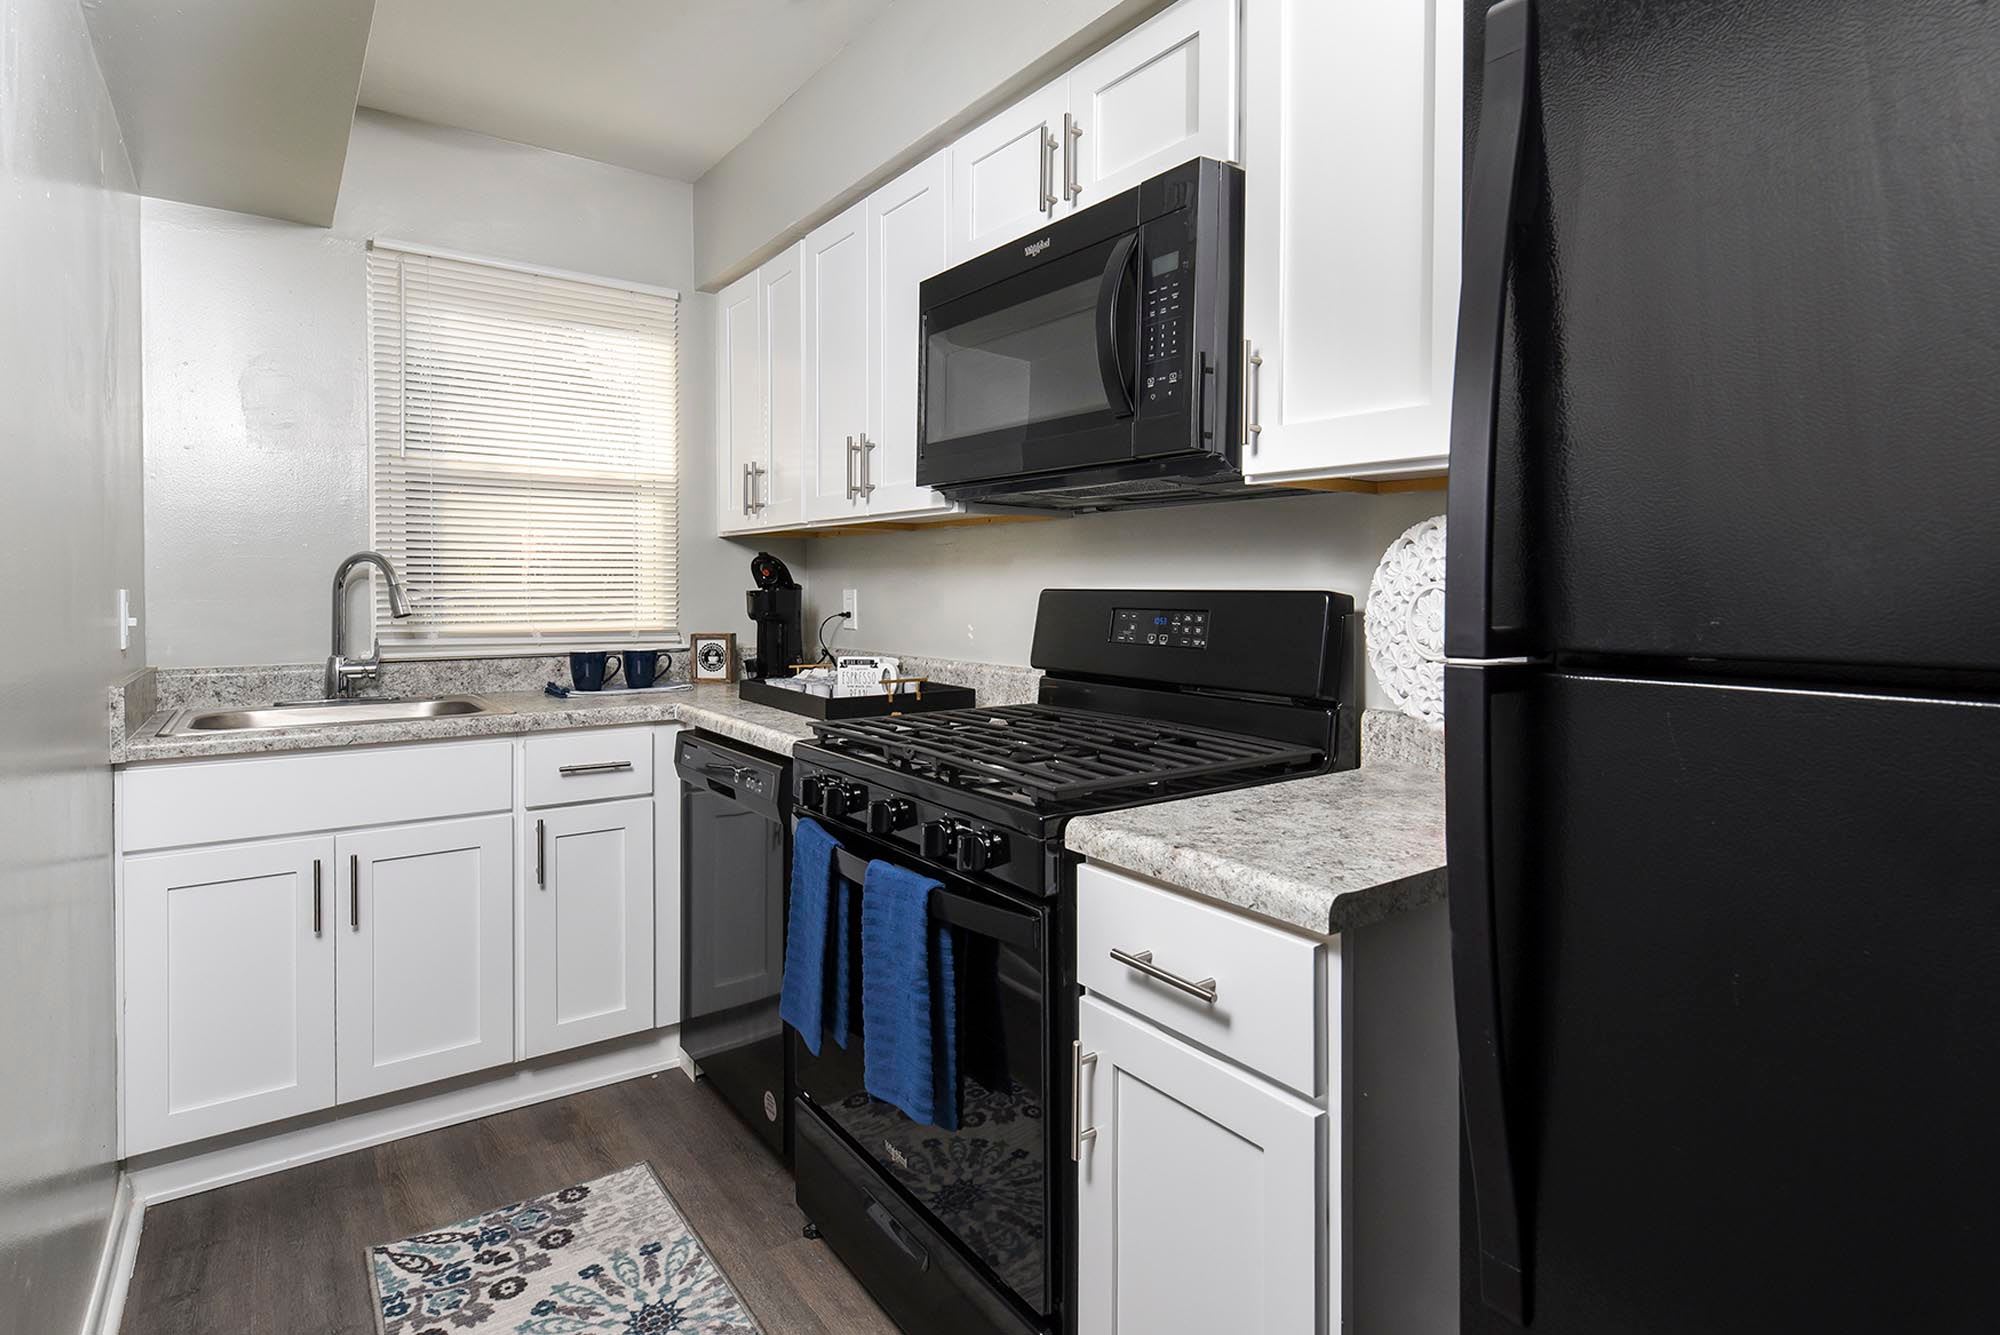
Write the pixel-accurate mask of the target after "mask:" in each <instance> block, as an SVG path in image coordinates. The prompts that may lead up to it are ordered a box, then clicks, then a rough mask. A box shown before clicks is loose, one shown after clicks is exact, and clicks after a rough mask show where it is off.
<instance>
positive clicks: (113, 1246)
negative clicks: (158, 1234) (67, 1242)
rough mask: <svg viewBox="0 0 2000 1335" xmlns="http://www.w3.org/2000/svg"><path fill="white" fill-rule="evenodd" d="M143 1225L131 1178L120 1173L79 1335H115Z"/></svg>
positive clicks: (141, 1210) (137, 1254)
mask: <svg viewBox="0 0 2000 1335" xmlns="http://www.w3.org/2000/svg"><path fill="white" fill-rule="evenodd" d="M145 1221H146V1207H145V1206H144V1205H141V1204H140V1203H139V1200H138V1196H137V1194H136V1193H135V1192H134V1191H133V1190H132V1179H131V1177H130V1176H129V1175H127V1174H125V1173H120V1174H119V1175H118V1187H117V1191H116V1193H115V1195H114V1196H113V1198H112V1202H111V1220H110V1222H109V1223H108V1224H107V1225H106V1226H105V1229H104V1252H103V1254H102V1255H101V1256H99V1257H98V1259H97V1277H96V1279H95V1281H94V1282H93V1283H92V1284H91V1289H90V1307H89V1308H88V1309H87V1310H86V1311H85V1312H84V1316H83V1335H118V1326H119V1323H120V1322H121V1321H122V1320H123V1319H124V1316H125V1290H126V1288H127V1287H128V1286H129V1285H130V1284H131V1282H132V1266H133V1263H134V1262H136V1261H137V1260H138V1259H139V1230H140V1229H141V1228H142V1227H144V1225H145Z"/></svg>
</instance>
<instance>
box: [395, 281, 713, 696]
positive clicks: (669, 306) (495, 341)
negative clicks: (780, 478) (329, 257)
mask: <svg viewBox="0 0 2000 1335" xmlns="http://www.w3.org/2000/svg"><path fill="white" fill-rule="evenodd" d="M678 314H679V302H678V301H677V300H676V299H675V298H674V297H673V296H671V295H668V294H664V293H660V292H657V291H640V290H632V289H628V288H622V287H615V286H610V285H606V284H601V283H595V282H591V281H588V280H585V279H582V278H575V277H569V276H557V275H550V274H546V273H536V272H529V271H526V270H521V269H515V268H510V267H504V266H498V265H489V264H480V263H475V262H471V261H468V260H463V259H456V258H445V257H441V256H438V255H428V254H420V253H416V252H413V251H404V250H400V249H394V248H391V247H390V246H389V245H387V244H386V243H379V242H378V243H376V244H375V245H374V246H373V247H371V249H370V250H369V253H368V317H369V357H370V376H371V383H372V403H373V413H372V432H373V436H374V449H373V459H374V463H373V506H372V513H373V528H374V542H375V546H376V547H377V549H378V550H380V551H381V552H382V554H383V555H385V556H387V557H388V558H389V560H390V561H391V562H392V563H394V565H395V567H396V570H397V571H398V573H399V574H401V576H402V577H403V580H404V583H405V584H406V585H407V587H408V590H409V592H410V595H411V601H412V605H413V615H411V616H410V617H408V618H405V619H403V620H400V621H398V620H394V619H392V618H391V617H390V616H389V610H388V601H387V596H386V590H385V589H384V588H383V587H382V582H381V581H380V580H378V581H377V582H376V583H377V588H376V600H375V604H376V607H375V623H376V628H377V633H378V634H379V636H380V638H381V642H382V646H383V648H384V650H385V651H389V652H392V653H402V654H404V655H406V656H423V655H425V654H450V653H466V652H474V651H478V650H489V651H491V650H501V651H504V650H509V649H514V650H520V649H529V650H533V649H548V650H555V649H559V648H564V647H573V646H615V645H617V644H619V643H626V642H631V641H634V640H648V639H650V640H658V639H662V638H666V637H669V636H674V635H677V634H678V629H677V623H678V620H679V618H678V606H677V601H678V600H677V593H678V589H677V580H676V571H675V555H676V551H677V548H678V543H677V535H676V532H675V529H676V524H677V521H678V507H677V506H676V503H675V500H676V497H675V491H676V483H677V478H678V459H677V455H678V441H679V430H678V420H677V417H678V415H677V409H678V407H679V393H678V389H677V386H676V382H675V342H676V338H677V333H678Z"/></svg>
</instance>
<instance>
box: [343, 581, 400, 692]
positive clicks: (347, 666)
mask: <svg viewBox="0 0 2000 1335" xmlns="http://www.w3.org/2000/svg"><path fill="white" fill-rule="evenodd" d="M360 565H371V566H374V567H375V568H376V569H377V570H380V571H381V572H382V577H383V578H384V579H386V580H388V581H389V615H390V616H392V617H395V618H397V619H398V620H401V619H402V618H404V617H406V616H408V615H409V614H410V600H409V599H408V598H406V597H404V596H403V584H402V581H401V580H399V579H397V578H396V571H395V568H394V567H393V566H391V565H390V564H389V560H388V558H387V557H385V556H383V555H382V554H381V553H380V552H356V553H355V554H354V555H352V556H350V557H348V558H347V559H346V560H345V561H342V562H341V563H340V569H338V570H336V571H334V572H333V654H332V656H330V657H329V658H328V659H327V660H326V698H327V699H329V700H338V699H340V698H341V697H343V696H348V695H352V694H354V688H355V687H356V686H358V685H360V684H361V683H362V682H366V681H374V680H375V679H376V678H378V677H380V676H381V675H382V650H381V646H380V645H379V644H376V643H375V642H374V641H373V639H372V637H371V640H370V643H369V646H368V657H366V658H348V657H346V656H345V653H344V652H343V651H344V650H345V648H346V645H347V599H346V598H344V597H343V596H342V595H341V590H342V588H343V587H344V586H345V585H346V584H347V576H348V575H349V573H351V572H352V571H353V569H354V567H356V566H360Z"/></svg>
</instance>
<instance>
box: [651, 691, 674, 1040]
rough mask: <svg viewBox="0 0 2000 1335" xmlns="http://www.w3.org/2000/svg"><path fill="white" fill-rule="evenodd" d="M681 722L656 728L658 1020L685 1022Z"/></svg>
mask: <svg viewBox="0 0 2000 1335" xmlns="http://www.w3.org/2000/svg"><path fill="white" fill-rule="evenodd" d="M680 731H681V730H680V726H679V725H678V724H670V725H668V726H665V727H661V728H655V729H654V730H653V773H654V774H655V775H657V776H658V777H657V778H656V779H655V780H654V785H653V793H654V797H653V1023H654V1024H655V1025H657V1026H665V1025H670V1024H679V1023H680V1022H681V785H680V781H679V777H678V776H677V775H676V774H675V772H674V739H675V738H676V737H678V736H679V735H680Z"/></svg>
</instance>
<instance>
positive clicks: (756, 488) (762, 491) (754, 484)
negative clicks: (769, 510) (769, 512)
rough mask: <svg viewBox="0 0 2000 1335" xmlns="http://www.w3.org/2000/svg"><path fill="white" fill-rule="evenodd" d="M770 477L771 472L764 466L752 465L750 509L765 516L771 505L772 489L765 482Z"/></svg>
mask: <svg viewBox="0 0 2000 1335" xmlns="http://www.w3.org/2000/svg"><path fill="white" fill-rule="evenodd" d="M770 475H771V470H770V469H768V468H766V467H764V465H762V464H751V465H750V509H751V510H752V511H753V512H755V513H757V514H763V513H764V509H765V507H766V506H768V505H769V504H770V503H771V488H770V486H769V485H768V484H767V483H766V481H765V479H767V478H768V477H770Z"/></svg>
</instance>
